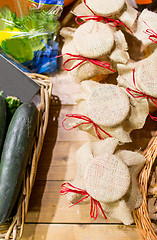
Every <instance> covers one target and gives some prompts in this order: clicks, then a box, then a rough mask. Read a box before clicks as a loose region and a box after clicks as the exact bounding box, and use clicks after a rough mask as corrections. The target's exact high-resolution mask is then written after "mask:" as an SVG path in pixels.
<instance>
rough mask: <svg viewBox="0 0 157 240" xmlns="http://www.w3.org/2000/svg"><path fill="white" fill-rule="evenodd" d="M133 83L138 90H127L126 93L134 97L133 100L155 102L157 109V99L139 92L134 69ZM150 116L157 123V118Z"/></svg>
mask: <svg viewBox="0 0 157 240" xmlns="http://www.w3.org/2000/svg"><path fill="white" fill-rule="evenodd" d="M133 83H134V87H135V88H136V90H134V89H131V88H127V89H126V91H127V92H128V93H129V94H130V95H131V96H132V97H133V98H147V100H150V101H151V102H153V103H154V104H155V106H156V107H157V98H155V97H152V96H150V95H148V94H146V93H143V92H142V91H141V90H139V89H138V88H137V86H136V81H135V68H134V69H133ZM149 116H150V117H151V119H152V120H154V121H157V117H154V116H152V115H151V114H149Z"/></svg>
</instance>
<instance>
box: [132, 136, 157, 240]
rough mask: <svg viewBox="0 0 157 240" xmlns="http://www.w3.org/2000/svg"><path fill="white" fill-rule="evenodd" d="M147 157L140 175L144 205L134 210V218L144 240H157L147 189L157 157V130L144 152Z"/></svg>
mask: <svg viewBox="0 0 157 240" xmlns="http://www.w3.org/2000/svg"><path fill="white" fill-rule="evenodd" d="M143 155H144V156H145V158H146V163H145V166H144V168H143V169H142V171H141V173H140V175H139V188H140V190H141V193H142V197H143V201H142V205H141V206H140V207H139V208H138V209H136V210H134V212H133V214H134V219H135V223H136V226H137V228H138V230H139V233H140V235H141V237H142V239H143V240H157V236H156V234H155V232H154V229H153V227H152V223H151V219H150V217H149V214H148V206H147V191H148V181H149V178H150V174H151V170H152V166H153V163H154V162H155V159H156V157H157V132H155V134H154V136H153V137H152V139H151V140H150V142H149V144H148V146H147V148H146V149H145V151H144V152H143Z"/></svg>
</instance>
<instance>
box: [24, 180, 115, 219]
mask: <svg viewBox="0 0 157 240" xmlns="http://www.w3.org/2000/svg"><path fill="white" fill-rule="evenodd" d="M62 183H63V182H62V181H36V182H35V185H34V188H33V192H32V195H31V199H30V204H29V211H28V214H27V218H26V222H33V223H37V222H40V223H44V222H45V223H91V222H95V223H102V222H106V223H113V222H119V221H116V220H112V219H107V220H105V219H104V217H103V216H101V214H99V217H98V219H97V220H96V221H94V220H93V219H91V218H90V215H89V212H90V205H76V206H73V207H71V208H69V202H68V200H67V197H66V196H60V189H61V185H62Z"/></svg>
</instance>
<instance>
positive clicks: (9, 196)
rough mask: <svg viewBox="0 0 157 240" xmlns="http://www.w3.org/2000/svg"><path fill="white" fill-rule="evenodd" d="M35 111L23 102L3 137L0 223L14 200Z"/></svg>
mask: <svg viewBox="0 0 157 240" xmlns="http://www.w3.org/2000/svg"><path fill="white" fill-rule="evenodd" d="M37 119H38V110H37V108H36V106H35V105H34V103H24V104H22V105H21V106H20V107H18V109H17V110H16V112H15V113H14V115H13V118H12V120H11V122H10V125H9V128H8V131H7V135H6V138H5V142H4V146H3V151H2V156H1V163H0V224H2V223H4V222H5V221H6V220H7V219H8V217H9V216H10V214H11V212H12V209H13V207H14V205H15V203H16V200H17V197H18V194H19V191H20V188H21V185H22V181H23V177H24V174H25V171H26V166H27V162H28V159H29V156H30V153H31V149H32V144H33V139H34V134H35V130H36V126H37Z"/></svg>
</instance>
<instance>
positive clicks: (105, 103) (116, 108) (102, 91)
mask: <svg viewBox="0 0 157 240" xmlns="http://www.w3.org/2000/svg"><path fill="white" fill-rule="evenodd" d="M81 88H82V93H81V94H80V95H79V96H78V98H77V99H76V102H77V103H78V106H79V114H80V117H78V118H77V119H75V116H73V117H72V118H71V120H68V121H67V122H66V123H65V124H69V126H73V127H79V129H81V130H83V131H86V132H88V133H90V134H92V135H94V136H96V137H99V138H100V139H104V138H107V137H115V138H117V139H118V140H119V141H120V142H123V143H124V142H131V138H130V132H131V131H132V130H134V129H140V128H142V127H143V125H144V123H145V120H146V117H147V115H148V113H149V107H148V102H147V100H146V99H142V100H140V101H138V100H136V99H134V98H133V97H131V96H129V94H127V92H126V91H125V89H124V88H120V87H118V86H116V85H113V84H100V83H97V82H94V81H91V80H89V81H83V82H82V83H81ZM81 116H86V118H84V117H83V118H82V117H81Z"/></svg>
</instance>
